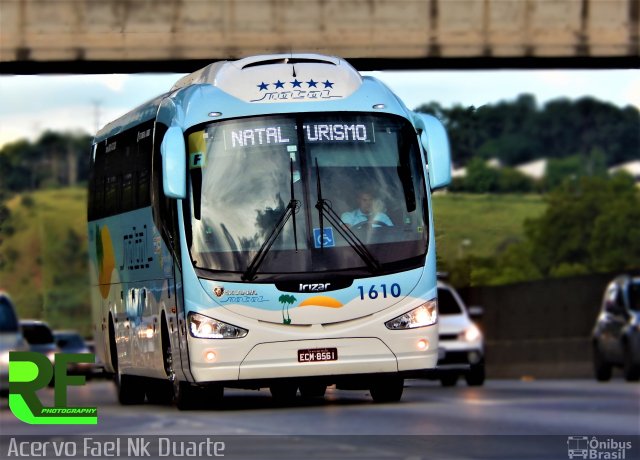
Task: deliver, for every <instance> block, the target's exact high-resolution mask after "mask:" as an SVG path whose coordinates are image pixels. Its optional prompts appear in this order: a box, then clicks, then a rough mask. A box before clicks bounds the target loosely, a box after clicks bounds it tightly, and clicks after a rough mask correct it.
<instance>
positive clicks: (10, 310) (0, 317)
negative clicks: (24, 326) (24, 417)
mask: <svg viewBox="0 0 640 460" xmlns="http://www.w3.org/2000/svg"><path fill="white" fill-rule="evenodd" d="M27 349H28V345H27V343H26V342H25V341H24V339H23V337H22V332H21V331H20V325H19V324H18V317H17V315H16V309H15V307H14V306H13V303H12V302H11V298H10V297H9V295H8V294H6V293H5V292H2V291H0V394H3V395H4V394H6V393H8V392H9V352H11V351H26V350H27Z"/></svg>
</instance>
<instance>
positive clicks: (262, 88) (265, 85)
mask: <svg viewBox="0 0 640 460" xmlns="http://www.w3.org/2000/svg"><path fill="white" fill-rule="evenodd" d="M257 86H258V89H259V90H260V91H266V90H267V89H269V83H265V82H260V84H259V85H257Z"/></svg>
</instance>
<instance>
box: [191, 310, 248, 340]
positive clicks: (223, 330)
mask: <svg viewBox="0 0 640 460" xmlns="http://www.w3.org/2000/svg"><path fill="white" fill-rule="evenodd" d="M189 331H190V332H191V335H192V336H193V337H197V338H199V339H240V338H242V337H244V336H246V335H247V333H248V332H249V331H247V330H246V329H243V328H241V327H238V326H234V325H233V324H229V323H224V322H222V321H218V320H217V319H213V318H209V317H208V316H204V315H201V314H199V313H189Z"/></svg>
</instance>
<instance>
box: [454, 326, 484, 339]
mask: <svg viewBox="0 0 640 460" xmlns="http://www.w3.org/2000/svg"><path fill="white" fill-rule="evenodd" d="M481 336H482V333H481V332H480V329H478V326H476V325H475V324H472V325H471V326H469V327H468V328H466V329H465V330H464V331H463V332H461V333H460V335H459V336H458V339H459V340H464V341H465V342H473V341H475V340H478V339H479V338H480V337H481Z"/></svg>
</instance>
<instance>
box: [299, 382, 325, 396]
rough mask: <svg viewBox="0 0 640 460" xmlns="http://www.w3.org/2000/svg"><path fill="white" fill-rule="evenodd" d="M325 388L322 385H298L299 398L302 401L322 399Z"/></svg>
mask: <svg viewBox="0 0 640 460" xmlns="http://www.w3.org/2000/svg"><path fill="white" fill-rule="evenodd" d="M326 392H327V386H326V385H324V384H322V383H303V384H301V385H300V396H302V398H303V399H319V398H324V394H325V393H326Z"/></svg>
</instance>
